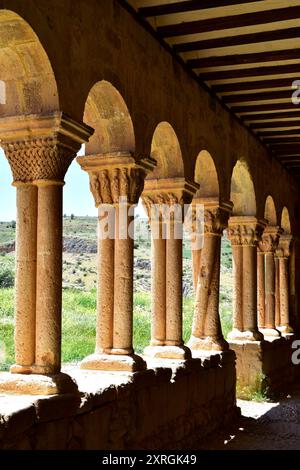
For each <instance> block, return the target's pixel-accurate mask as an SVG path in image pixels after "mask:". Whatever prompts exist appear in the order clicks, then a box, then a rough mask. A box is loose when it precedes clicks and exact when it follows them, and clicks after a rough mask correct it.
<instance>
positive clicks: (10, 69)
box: [0, 10, 59, 118]
mask: <svg viewBox="0 0 300 470" xmlns="http://www.w3.org/2000/svg"><path fill="white" fill-rule="evenodd" d="M0 28H1V38H0V63H1V74H0V83H1V87H0V91H1V96H0V117H1V118H2V117H8V116H18V115H24V114H25V115H29V114H44V115H45V114H49V113H50V112H53V111H57V110H59V97H58V91H57V85H56V80H55V76H54V72H53V70H52V67H51V64H50V61H49V58H48V56H47V54H46V52H45V50H44V48H43V46H42V44H41V42H40V40H39V38H38V37H37V35H36V33H35V32H34V31H33V29H32V28H31V26H30V25H29V24H28V23H27V22H26V21H25V20H24V19H23V18H21V16H19V15H18V14H16V13H14V12H12V11H10V10H1V11H0Z"/></svg>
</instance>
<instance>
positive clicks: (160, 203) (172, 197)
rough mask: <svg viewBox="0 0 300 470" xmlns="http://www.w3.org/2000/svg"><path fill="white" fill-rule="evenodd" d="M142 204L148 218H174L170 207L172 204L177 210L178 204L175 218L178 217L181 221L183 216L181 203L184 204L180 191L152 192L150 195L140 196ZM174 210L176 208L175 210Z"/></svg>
mask: <svg viewBox="0 0 300 470" xmlns="http://www.w3.org/2000/svg"><path fill="white" fill-rule="evenodd" d="M142 199H143V204H144V206H145V209H146V211H147V214H148V217H149V220H150V221H151V219H152V218H153V217H154V218H155V219H156V220H158V219H159V218H161V219H163V218H165V219H167V218H168V216H170V219H171V220H174V211H172V207H173V206H174V208H175V209H177V210H178V206H180V214H176V215H177V218H178V216H179V217H180V220H181V221H182V216H183V210H182V209H183V205H184V198H183V195H182V193H177V194H175V193H171V192H170V193H169V192H163V191H162V192H156V193H152V194H151V196H150V195H147V193H146V194H145V195H143V196H142ZM175 212H176V210H175Z"/></svg>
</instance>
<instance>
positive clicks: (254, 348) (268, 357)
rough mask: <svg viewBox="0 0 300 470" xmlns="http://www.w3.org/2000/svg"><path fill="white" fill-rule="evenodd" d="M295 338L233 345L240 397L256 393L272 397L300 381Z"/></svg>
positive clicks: (232, 342)
mask: <svg viewBox="0 0 300 470" xmlns="http://www.w3.org/2000/svg"><path fill="white" fill-rule="evenodd" d="M294 339H295V337H288V338H284V337H282V338H274V337H273V338H269V339H268V341H248V342H247V341H229V344H230V348H231V349H232V350H233V351H234V352H235V353H236V358H237V362H236V372H237V394H238V396H239V397H240V398H243V397H244V398H247V397H251V396H252V395H253V393H255V392H257V391H258V392H264V393H265V394H266V395H270V396H272V395H273V394H274V393H279V392H284V391H286V390H287V389H288V387H289V385H291V384H293V383H294V382H296V381H297V380H298V379H299V371H300V369H299V366H296V365H293V364H292V361H291V358H292V354H293V352H294V349H293V348H292V343H293V341H294Z"/></svg>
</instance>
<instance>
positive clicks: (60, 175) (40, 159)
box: [1, 135, 80, 183]
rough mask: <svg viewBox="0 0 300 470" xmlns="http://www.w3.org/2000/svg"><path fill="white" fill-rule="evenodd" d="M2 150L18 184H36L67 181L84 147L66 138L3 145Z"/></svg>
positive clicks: (41, 139) (55, 137) (46, 138)
mask: <svg viewBox="0 0 300 470" xmlns="http://www.w3.org/2000/svg"><path fill="white" fill-rule="evenodd" d="M1 145H2V148H3V150H4V152H5V155H6V158H7V160H8V162H9V164H10V166H11V169H12V173H13V178H14V181H15V182H24V183H27V182H32V181H35V180H57V181H63V179H64V176H65V174H66V172H67V169H68V167H69V166H70V164H71V162H72V160H73V158H74V157H75V156H76V153H77V152H78V150H79V148H80V143H78V142H75V141H73V140H71V139H69V138H67V137H65V136H62V135H60V136H58V135H54V136H52V137H45V138H40V139H32V140H24V141H17V142H12V143H5V142H3V143H2V144H1Z"/></svg>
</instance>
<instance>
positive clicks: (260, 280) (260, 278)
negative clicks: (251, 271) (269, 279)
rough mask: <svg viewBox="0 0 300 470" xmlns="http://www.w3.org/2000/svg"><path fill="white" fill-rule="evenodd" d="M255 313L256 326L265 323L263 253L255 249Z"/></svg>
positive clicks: (260, 326)
mask: <svg viewBox="0 0 300 470" xmlns="http://www.w3.org/2000/svg"><path fill="white" fill-rule="evenodd" d="M257 313H258V328H263V327H264V324H265V254H264V252H263V251H260V249H259V248H258V249H257Z"/></svg>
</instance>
